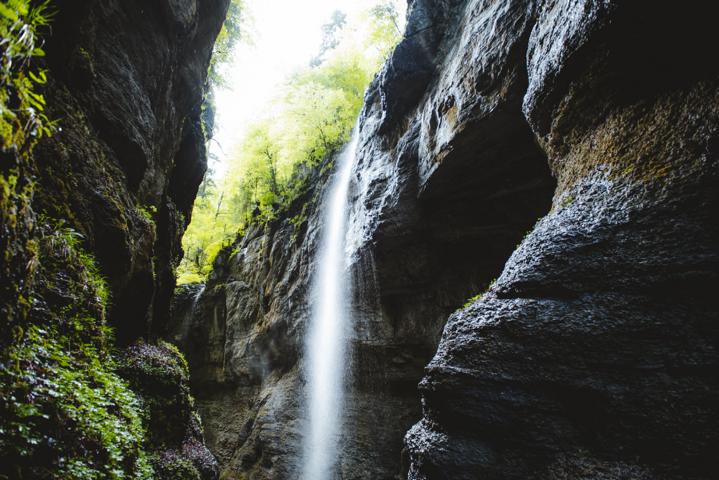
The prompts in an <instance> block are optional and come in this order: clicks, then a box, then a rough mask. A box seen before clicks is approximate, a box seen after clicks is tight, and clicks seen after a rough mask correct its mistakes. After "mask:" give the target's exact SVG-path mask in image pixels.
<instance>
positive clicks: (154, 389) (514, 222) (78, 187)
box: [0, 0, 719, 480]
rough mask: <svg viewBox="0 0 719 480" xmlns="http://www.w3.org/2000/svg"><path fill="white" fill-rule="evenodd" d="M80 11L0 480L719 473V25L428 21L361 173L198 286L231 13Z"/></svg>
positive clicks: (347, 164) (134, 4)
mask: <svg viewBox="0 0 719 480" xmlns="http://www.w3.org/2000/svg"><path fill="white" fill-rule="evenodd" d="M54 3H56V7H57V12H58V13H57V16H56V18H55V19H54V20H53V24H52V31H51V32H50V33H48V34H47V39H46V45H45V50H46V51H47V56H46V58H45V59H43V60H42V62H44V63H43V68H44V69H46V70H47V77H48V83H47V85H46V86H45V87H44V95H45V98H46V101H47V112H48V115H49V116H50V118H58V119H60V124H59V125H60V129H59V130H58V131H57V132H55V133H54V134H53V135H52V136H50V137H49V138H43V139H41V140H40V141H39V142H38V143H37V145H36V146H35V149H34V151H33V152H32V154H31V155H25V154H22V150H18V149H15V150H13V149H11V148H6V146H5V145H4V147H3V154H2V159H3V162H4V163H3V165H2V180H3V188H2V189H0V207H2V217H1V218H0V221H1V223H0V227H1V231H2V242H1V244H0V246H1V247H2V248H3V251H4V263H3V265H2V270H1V272H0V273H1V274H2V278H1V280H2V291H1V292H0V294H1V296H0V300H1V301H0V306H2V314H3V322H4V323H3V324H2V332H3V335H2V337H0V339H1V340H2V343H1V344H0V346H1V347H2V362H1V365H2V377H0V385H2V402H1V403H0V413H1V414H2V418H3V419H4V420H3V423H2V425H0V465H1V466H0V478H7V479H13V480H16V479H17V480H19V479H25V478H42V479H45V478H48V479H50V478H68V479H69V478H73V479H74V478H133V479H134V478H160V479H165V478H167V479H171V478H172V479H185V478H188V479H193V480H196V479H202V480H204V479H207V480H209V479H218V478H222V479H224V480H231V479H234V480H240V479H242V480H244V479H253V480H262V479H296V478H303V479H308V480H323V479H329V478H332V479H334V478H337V479H340V478H341V479H397V478H408V479H410V480H429V479H433V480H434V479H452V480H462V479H477V478H482V479H543V480H544V479H551V480H562V479H587V480H588V479H593V480H595V479H596V480H615V479H616V480H619V479H647V480H649V479H662V480H685V479H690V480H709V479H711V478H714V477H715V476H716V471H717V469H718V468H719V465H717V463H719V461H718V460H717V458H716V455H715V452H716V447H717V445H719V433H718V432H719V415H718V414H719V377H718V376H717V371H719V352H718V351H717V349H718V348H719V305H718V304H717V301H716V298H715V296H716V292H717V291H719V223H718V222H717V218H718V217H717V212H719V208H718V207H719V205H718V202H719V188H717V187H718V185H719V184H718V183H717V180H718V178H717V176H719V63H717V62H716V61H714V59H713V57H712V54H713V47H714V46H715V45H716V43H717V41H716V34H715V33H714V31H715V28H714V26H713V23H714V22H715V19H716V18H717V17H716V14H717V13H719V12H718V11H717V10H719V7H717V6H715V5H714V4H713V3H712V2H695V3H692V4H691V5H686V6H685V5H682V6H678V5H676V4H669V3H666V4H665V3H663V2H652V4H651V5H649V4H647V3H646V2H627V1H624V2H623V1H600V0H409V1H408V10H407V25H406V29H405V32H404V34H403V36H402V39H401V40H400V42H399V44H398V45H397V46H396V47H395V48H394V49H393V51H392V52H391V53H390V55H389V58H388V59H387V61H386V62H385V64H384V66H383V67H382V68H381V70H380V72H379V73H378V74H377V76H376V77H375V78H374V80H373V81H372V82H371V84H370V86H369V88H368V89H367V91H366V92H365V96H364V98H365V100H364V105H363V107H362V111H361V113H360V117H359V120H358V125H357V127H356V130H355V132H354V134H353V136H352V139H351V141H350V142H349V145H347V146H346V147H345V148H344V149H343V150H342V151H338V152H336V153H334V154H330V155H327V156H325V157H323V158H322V159H321V161H320V162H318V164H316V165H313V166H312V168H308V169H307V170H306V171H305V172H304V175H306V180H307V185H309V188H307V189H305V190H302V191H301V192H300V194H299V195H298V196H297V197H296V198H294V199H293V200H292V201H291V202H290V204H289V205H288V206H287V207H286V208H285V209H284V210H282V209H279V208H278V209H277V210H276V211H275V215H274V216H273V218H270V219H269V220H268V221H262V222H261V221H254V222H250V223H249V224H248V225H247V228H245V229H244V231H243V232H242V233H241V234H239V235H238V236H237V237H236V238H233V239H232V242H231V244H229V245H227V246H225V248H222V249H221V250H220V252H219V253H218V255H217V257H216V258H215V259H214V262H213V266H212V269H211V272H210V273H209V275H208V277H207V279H206V281H205V282H203V283H201V284H190V285H182V286H180V287H178V288H177V289H175V288H174V287H175V273H174V271H175V267H176V266H177V264H178V262H179V259H180V257H181V255H182V252H181V251H180V250H181V249H180V243H179V242H180V238H181V236H182V234H183V232H184V230H185V228H186V227H187V225H188V222H189V220H190V217H191V215H192V211H191V210H192V203H193V201H194V199H195V197H196V195H197V192H198V187H199V185H200V182H201V180H202V176H203V174H204V171H205V169H206V152H205V148H206V145H205V128H206V122H205V121H204V120H203V115H205V114H204V113H203V108H202V105H203V100H204V96H205V92H206V87H207V83H206V77H207V71H208V66H209V65H210V58H211V53H212V49H213V43H214V42H215V38H216V37H217V35H218V32H220V29H221V28H222V22H223V19H224V18H225V14H226V11H227V7H228V3H229V2H228V1H217V2H205V1H197V0H161V1H158V2H151V3H152V5H150V4H147V3H146V2H142V1H139V0H138V1H135V0H123V1H122V2H119V1H111V0H103V1H95V2H91V1H89V0H83V1H81V2H71V1H60V0H56V1H55V2H54ZM18 179H19V180H18ZM29 185H30V186H29ZM273 208H274V207H273ZM88 258H91V259H94V260H92V261H88ZM97 277H101V278H100V280H101V279H102V278H104V279H105V280H103V281H100V280H98V278H97ZM103 282H106V289H107V290H108V292H109V293H108V292H104V290H103ZM350 287H351V288H350ZM173 290H174V292H173ZM108 296H109V297H110V298H111V299H112V300H111V301H109V302H108V301H107V297H108ZM103 299H104V300H103ZM106 324H107V325H109V326H112V327H113V329H114V331H115V336H114V338H113V336H112V335H110V334H109V333H107V330H106V329H105V326H106ZM168 342H169V343H168ZM171 344H174V345H175V346H176V347H177V349H176V348H175V347H173V346H172V345H171ZM78 345H84V346H85V347H78ZM88 345H89V347H88ZM178 349H179V350H178ZM48 352H49V353H48ZM180 352H181V353H180ZM183 354H184V358H186V363H185V360H184V359H183ZM58 359H59V360H58ZM67 365H70V367H67ZM78 372H80V373H78ZM86 372H97V373H96V374H93V373H86ZM66 379H67V382H66V383H63V382H65V380H66ZM73 382H75V383H73ZM56 384H57V385H56ZM48 385H51V387H48ZM52 385H54V386H52ZM68 385H76V387H70V386H68ZM77 385H79V386H80V387H77ZM73 391H74V392H81V393H82V395H83V396H82V397H80V396H79V395H80V393H73ZM190 393H191V394H190ZM83 405H88V406H89V407H92V408H89V407H88V408H87V409H84V410H83ZM97 411H100V412H102V415H96V416H90V414H89V413H88V412H97ZM117 412H121V413H117ZM138 412H139V413H138ZM82 418H91V419H92V421H93V422H96V424H97V425H101V426H102V428H99V427H97V428H96V425H95V423H92V424H87V423H83V421H82V420H81V419H82ZM116 418H117V420H116ZM118 422H119V423H118ZM108 425H109V426H108ZM119 431H122V432H129V433H128V436H129V437H131V438H129V437H125V436H123V435H115V434H114V433H108V432H119ZM23 432H30V434H27V435H26V434H24V433H23ZM36 432H39V433H38V434H37V435H35V433H36ZM118 456H119V457H118ZM118 458H119V459H118ZM110 466H112V468H110ZM81 467H82V468H81ZM149 468H152V469H153V470H152V472H154V473H148V472H150V470H149ZM83 469H85V470H83ZM88 471H90V472H95V473H87V474H84V473H82V472H88ZM78 472H80V473H78ZM118 472H119V473H118ZM83 475H85V476H83Z"/></svg>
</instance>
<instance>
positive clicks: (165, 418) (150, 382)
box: [120, 342, 194, 445]
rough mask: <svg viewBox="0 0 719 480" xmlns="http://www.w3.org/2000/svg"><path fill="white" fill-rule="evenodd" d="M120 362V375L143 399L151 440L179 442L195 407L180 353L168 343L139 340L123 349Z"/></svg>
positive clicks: (183, 360)
mask: <svg viewBox="0 0 719 480" xmlns="http://www.w3.org/2000/svg"><path fill="white" fill-rule="evenodd" d="M120 364H121V365H120V373H121V375H122V376H123V377H124V378H126V379H127V380H128V381H129V382H130V385H131V386H132V388H133V390H134V391H136V392H138V393H139V394H140V396H141V397H142V398H143V401H144V407H145V410H146V418H147V424H148V429H149V436H150V439H151V441H152V443H153V444H155V445H172V444H180V443H182V441H183V439H184V438H185V436H186V433H187V427H188V425H189V423H190V419H191V414H192V409H193V406H194V404H193V400H192V397H191V396H190V387H189V369H188V366H187V362H186V361H185V358H184V357H183V356H182V354H180V352H179V351H178V350H177V348H176V347H174V346H173V345H171V344H169V343H165V342H160V343H159V344H157V345H152V344H148V343H145V342H138V343H137V344H135V345H133V346H131V347H130V348H128V349H127V350H126V352H125V353H124V355H123V356H122V359H121V361H120Z"/></svg>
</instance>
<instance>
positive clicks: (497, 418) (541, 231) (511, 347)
mask: <svg viewBox="0 0 719 480" xmlns="http://www.w3.org/2000/svg"><path fill="white" fill-rule="evenodd" d="M471 3H477V4H482V3H483V2H471ZM490 3H491V2H490ZM526 3H527V5H526V10H525V13H524V15H525V18H529V20H525V21H529V22H530V23H531V24H533V25H532V26H531V33H530V35H529V41H528V44H527V46H526V49H527V53H526V67H524V66H523V67H522V68H526V70H527V72H528V79H529V85H528V88H527V90H526V94H525V95H524V100H523V112H524V115H525V117H526V118H527V120H528V122H529V124H530V125H531V127H532V130H533V132H534V134H535V135H536V137H537V139H538V141H539V143H540V144H541V145H542V147H543V149H544V151H545V152H546V154H547V157H548V160H549V165H550V166H551V168H552V173H553V175H554V176H555V178H557V180H558V188H557V190H556V192H555V194H554V201H553V206H552V210H551V212H550V213H549V215H547V216H546V217H544V218H543V219H542V220H541V221H540V222H539V223H538V224H537V225H536V227H535V229H534V230H533V231H532V233H531V234H530V235H529V236H528V237H527V238H526V239H525V240H524V241H523V242H522V244H521V245H520V247H519V248H518V249H517V250H516V251H515V252H514V254H513V255H512V256H511V258H510V259H509V261H508V263H507V265H506V266H505V268H504V271H503V273H502V275H501V276H500V278H499V279H498V281H497V282H496V283H495V284H494V285H493V286H492V287H491V288H490V289H489V291H488V292H487V293H486V294H485V295H484V296H483V297H482V299H481V300H479V301H477V302H475V303H474V304H473V305H472V306H470V307H469V308H466V309H464V310H462V311H460V312H458V313H456V314H454V315H453V316H452V317H450V320H449V322H448V324H447V326H446V327H445V330H444V334H443V336H442V340H441V342H440V345H439V349H438V351H437V353H436V355H435V357H434V358H433V359H432V361H431V362H430V364H429V366H428V367H427V373H426V376H425V378H424V379H423V380H422V383H421V384H420V391H421V394H422V402H423V418H422V420H421V421H420V422H419V423H418V424H416V425H415V426H414V427H413V428H412V429H411V430H410V432H409V434H408V435H407V438H406V445H407V448H408V451H409V456H410V462H411V464H410V469H409V478H412V479H428V478H432V479H435V478H451V479H462V478H467V479H469V478H480V477H481V478H502V479H508V478H553V479H554V478H556V479H559V478H593V479H595V478H602V479H615V478H617V479H618V478H647V479H648V478H677V479H679V478H711V477H713V476H714V475H716V468H717V461H716V458H715V455H714V454H713V453H712V451H711V450H712V449H713V448H714V447H713V445H716V444H717V442H719V436H718V435H717V426H718V425H717V405H719V402H718V400H719V384H718V383H717V377H716V374H715V372H716V370H717V366H719V355H718V354H717V338H719V337H718V336H717V335H718V333H719V330H718V329H717V319H718V317H719V315H718V312H717V304H716V302H715V300H714V299H712V293H711V292H716V291H717V287H719V269H718V267H719V263H718V261H719V257H718V254H719V252H718V249H717V247H718V246H719V230H718V229H717V223H716V219H715V218H714V216H715V215H716V212H717V211H718V210H717V207H718V205H717V173H718V172H719V170H718V168H717V167H718V165H717V161H718V160H719V159H718V158H717V149H716V144H717V138H718V137H717V134H718V133H719V132H718V130H717V125H719V124H718V123H717V120H718V118H717V115H718V114H719V110H717V105H719V104H718V103H717V98H718V97H717V95H718V93H719V90H717V87H718V86H719V83H718V81H717V80H718V77H717V66H716V64H714V63H712V62H707V61H706V58H705V57H704V56H703V52H702V49H704V48H705V46H706V45H707V42H710V41H711V40H710V38H709V36H710V34H709V32H710V31H711V27H710V26H709V25H708V24H707V23H706V21H705V20H704V19H705V18H707V15H713V14H714V13H715V12H712V11H710V10H714V7H708V6H704V7H705V9H704V7H703V8H698V9H694V10H692V11H676V9H670V8H669V7H668V6H667V7H665V6H659V5H655V6H654V7H656V8H654V7H652V9H643V8H642V7H640V6H639V5H637V4H629V3H625V4H619V2H616V3H615V2H570V1H553V2H544V3H543V4H541V5H539V6H536V7H535V6H533V5H531V2H526ZM485 11H487V12H490V13H491V9H489V8H485ZM499 18H500V17H497V16H496V14H494V13H492V17H491V20H490V23H492V24H496V23H497V21H498V20H499ZM670 30H671V31H672V34H671V35H666V33H667V32H668V31H670ZM492 35H500V36H501V35H502V33H501V31H498V30H497V29H494V30H493V32H492ZM490 41H491V42H492V43H497V42H501V41H502V40H501V37H500V38H495V37H492V38H491V39H490ZM520 59H521V61H524V57H520Z"/></svg>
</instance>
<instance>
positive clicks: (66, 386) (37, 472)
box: [0, 217, 153, 480]
mask: <svg viewBox="0 0 719 480" xmlns="http://www.w3.org/2000/svg"><path fill="white" fill-rule="evenodd" d="M81 240H82V237H81V235H79V234H78V233H77V232H75V231H74V230H72V229H71V228H69V227H67V226H65V224H64V223H63V222H52V221H50V220H49V219H46V218H44V217H41V218H40V224H39V226H38V242H39V245H38V257H37V258H38V260H37V262H36V265H35V266H34V267H33V268H35V269H36V270H37V273H36V276H37V277H38V278H37V282H36V285H35V289H34V294H33V298H32V302H31V303H32V305H33V310H32V314H31V315H30V322H29V324H27V325H26V326H25V328H24V331H23V330H19V331H18V332H17V334H16V336H15V339H14V341H13V342H12V343H11V344H10V345H9V346H8V347H7V348H5V349H3V350H2V353H1V355H0V418H2V423H0V465H1V467H0V478H3V475H4V476H5V477H8V478H73V479H81V480H85V479H87V480H91V479H106V478H110V479H136V478H137V479H150V478H153V473H152V468H151V466H150V462H149V457H148V455H147V454H146V453H145V451H144V442H145V437H146V434H145V429H144V427H143V418H142V417H143V414H142V404H141V402H140V400H139V399H138V398H137V397H136V396H135V394H134V393H133V392H132V391H131V390H130V389H129V387H128V385H127V383H126V382H125V381H124V380H122V379H121V378H120V377H119V376H118V375H117V373H116V368H117V367H116V363H115V361H114V359H113V357H112V355H111V351H110V345H111V344H112V332H111V330H110V329H109V328H108V327H107V326H106V325H105V310H106V308H107V302H108V300H109V290H108V288H107V286H106V283H105V281H104V279H103V278H102V276H101V275H100V273H99V269H98V267H97V265H96V262H95V260H94V258H93V257H92V256H91V255H89V254H88V253H86V252H85V251H84V250H83V249H82V248H81V246H80V244H81Z"/></svg>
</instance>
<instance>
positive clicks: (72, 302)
mask: <svg viewBox="0 0 719 480" xmlns="http://www.w3.org/2000/svg"><path fill="white" fill-rule="evenodd" d="M18 3H20V2H18ZM36 3H37V2H36ZM228 3H229V0H218V1H215V2H206V1H198V0H163V1H153V2H146V1H143V0H103V1H89V0H80V1H77V0H72V1H70V0H53V1H52V2H50V5H49V10H48V11H49V12H54V14H53V15H52V18H51V21H50V26H49V27H48V28H46V29H41V30H42V31H41V32H40V33H41V35H42V43H41V42H40V41H39V40H38V42H37V44H36V45H37V46H38V47H39V46H40V45H42V47H43V49H44V50H45V54H44V55H43V56H42V58H41V59H39V60H37V61H36V62H35V63H33V65H32V66H31V68H34V69H36V71H39V70H43V71H46V73H47V78H48V81H47V84H44V85H42V92H41V93H43V94H44V98H45V101H44V102H43V103H45V102H46V107H45V113H46V114H47V116H48V117H49V118H50V119H52V120H53V121H55V122H56V129H55V131H54V133H53V135H52V136H51V137H49V138H43V139H42V140H41V141H40V142H39V143H38V144H37V146H36V147H35V149H34V151H33V152H32V154H30V153H29V152H19V151H18V150H17V149H12V148H6V147H7V146H6V145H3V151H2V155H1V159H2V165H1V166H0V174H1V176H0V180H2V189H0V190H2V191H1V192H0V206H1V207H2V211H1V213H2V215H1V216H0V230H1V231H2V241H1V242H0V245H1V246H2V250H3V252H2V253H3V263H2V269H1V270H0V272H1V277H0V280H2V282H1V283H2V290H0V293H1V296H0V310H1V311H2V314H3V315H2V317H3V318H2V319H1V320H0V323H1V324H2V325H1V326H2V328H1V329H0V331H1V332H2V333H1V334H0V347H1V348H0V392H1V393H2V395H0V398H1V400H0V417H2V423H1V424H0V477H2V478H8V479H20V478H133V479H134V478H136V479H145V478H148V479H149V478H157V479H163V478H168V479H169V478H172V479H179V478H193V479H198V478H202V479H206V480H210V479H214V478H216V477H217V475H218V472H217V463H216V461H215V459H214V457H213V456H212V454H211V453H210V452H209V451H208V450H207V449H206V447H205V446H204V445H203V438H202V428H201V425H200V424H199V422H198V418H197V416H196V414H195V413H194V412H193V409H194V406H193V400H192V398H191V396H190V394H189V386H188V382H189V379H188V370H187V365H186V363H185V360H184V359H183V358H182V356H181V355H180V354H179V353H178V352H177V350H176V349H174V347H172V346H169V345H168V344H165V343H162V342H160V343H159V344H157V345H154V344H146V343H143V342H142V339H144V340H145V341H148V342H150V341H154V340H156V339H157V337H158V336H157V332H158V331H159V330H161V329H162V327H163V325H164V324H166V323H167V319H168V316H169V306H170V300H171V297H172V294H173V291H174V287H175V279H174V269H175V266H176V265H177V263H178V262H179V259H180V255H181V248H180V238H181V236H182V234H183V232H184V230H185V228H186V226H187V224H188V223H189V220H190V214H191V208H192V204H193V201H194V197H195V194H196V192H197V189H198V186H199V183H200V181H201V180H202V177H203V175H204V172H205V169H206V155H205V141H206V138H205V133H204V131H203V125H202V120H201V114H202V105H203V102H204V96H205V93H206V88H207V83H206V80H207V72H208V66H209V64H210V58H211V55H212V50H213V45H214V43H215V39H216V37H217V35H218V33H219V31H220V28H221V27H222V23H223V21H224V19H225V14H226V11H227V7H228ZM3 8H4V9H5V10H8V7H5V6H4V7H3ZM11 8H15V6H14V5H13V6H11ZM11 13H12V12H11ZM3 15H5V16H7V15H8V13H7V12H4V13H3ZM4 35H5V33H4ZM24 35H32V33H31V31H30V30H27V31H26V32H25V33H24ZM4 40H5V39H4ZM3 43H5V41H4V42H3ZM4 65H5V64H4ZM19 68H24V67H23V66H20V67H19ZM3 88H4V87H3ZM5 100H6V99H4V100H3V101H5ZM8 102H9V101H8ZM5 106H6V105H5V104H3V107H5ZM108 326H110V327H113V328H112V329H110V328H108ZM136 342H139V343H137V344H135V343H136ZM131 343H132V344H133V346H132V347H130V348H129V349H126V350H125V349H123V347H126V346H128V345H129V344H131ZM118 347H120V348H118ZM178 452H180V453H178ZM152 468H154V472H153V470H152Z"/></svg>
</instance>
